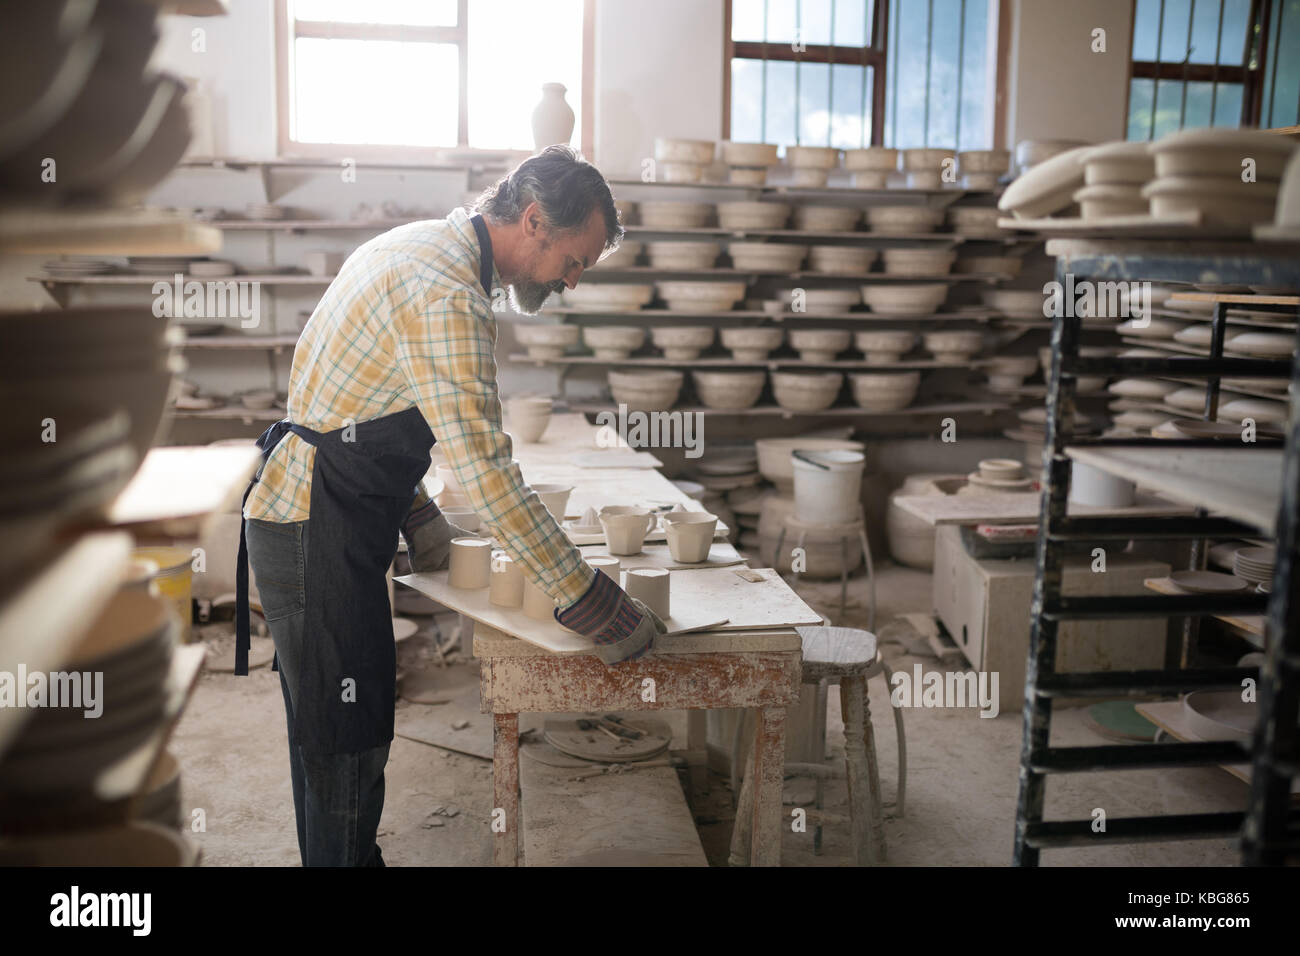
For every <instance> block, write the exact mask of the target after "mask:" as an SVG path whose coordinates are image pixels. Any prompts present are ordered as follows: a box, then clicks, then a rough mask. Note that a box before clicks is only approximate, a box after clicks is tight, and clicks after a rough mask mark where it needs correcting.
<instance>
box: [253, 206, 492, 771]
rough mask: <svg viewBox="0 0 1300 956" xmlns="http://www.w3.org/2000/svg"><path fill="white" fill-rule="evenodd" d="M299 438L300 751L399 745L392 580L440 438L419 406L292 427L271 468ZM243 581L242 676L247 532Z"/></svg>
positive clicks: (485, 255) (484, 277)
mask: <svg viewBox="0 0 1300 956" xmlns="http://www.w3.org/2000/svg"><path fill="white" fill-rule="evenodd" d="M470 221H471V222H472V223H473V225H474V231H475V232H476V233H477V234H478V239H479V246H480V249H481V250H482V255H481V260H482V261H481V265H480V272H479V281H480V282H481V283H482V285H483V290H484V292H485V293H486V294H487V295H488V296H489V298H490V297H491V294H492V293H491V285H492V246H491V242H490V239H489V237H488V234H487V227H486V226H485V225H484V223H483V219H482V217H481V216H474V217H473V218H472V219H471V220H470ZM290 432H292V433H293V434H295V435H297V436H298V437H299V438H301V439H303V441H306V442H307V443H309V444H310V445H312V446H313V447H314V448H315V449H316V456H315V464H314V466H313V468H312V476H311V504H310V509H311V519H310V520H311V534H310V535H308V536H307V553H306V555H305V562H306V568H307V577H306V581H305V585H306V596H305V599H306V621H305V626H304V633H305V634H306V639H307V641H308V644H309V650H308V652H307V653H306V654H304V655H303V659H302V661H301V664H300V666H299V670H300V673H299V674H297V675H295V681H296V685H295V686H294V687H293V688H291V692H292V698H293V701H294V728H295V732H296V734H297V737H298V739H297V740H296V741H295V743H297V744H298V745H299V746H300V747H302V748H303V750H304V751H306V752H309V753H353V752H356V751H361V750H369V749H371V748H372V747H378V746H381V745H383V744H386V743H388V742H390V741H391V740H392V739H393V715H394V709H393V698H394V687H395V684H396V681H397V653H396V648H395V645H394V643H393V625H392V608H391V606H390V605H389V603H388V585H387V582H386V580H385V574H386V573H387V571H388V568H389V566H390V565H391V564H392V563H393V557H394V555H395V554H396V553H397V536H398V533H399V531H400V530H401V526H402V522H403V521H404V520H405V518H406V516H407V514H408V513H409V512H410V509H411V504H412V502H413V501H414V500H415V493H416V488H417V486H418V485H419V483H420V480H421V479H422V478H423V477H424V476H425V474H426V473H427V472H428V470H429V463H430V456H429V450H430V449H431V448H432V447H433V445H434V443H435V441H436V439H435V437H434V435H433V432H432V431H430V430H429V425H428V423H427V422H426V421H425V419H424V415H423V414H422V413H421V412H420V410H419V409H418V408H415V407H412V408H407V409H405V410H403V411H400V412H396V413H394V414H391V415H385V416H383V417H382V418H376V419H372V420H371V421H367V422H359V423H357V424H356V425H353V426H350V427H348V428H340V429H335V430H334V431H329V432H318V431H314V430H312V429H310V428H307V427H306V426H304V425H296V424H294V423H293V422H290V421H289V420H288V419H284V420H282V421H278V422H276V423H275V424H274V425H272V426H271V427H270V428H268V429H267V430H266V431H265V432H263V434H262V436H261V437H260V438H259V439H258V440H257V446H258V448H260V449H261V451H262V461H263V464H265V462H266V459H267V458H268V457H269V456H270V454H271V452H272V451H273V450H274V449H275V447H276V445H278V444H279V443H280V441H281V440H282V439H283V438H284V437H285V435H287V434H289V433H290ZM258 477H260V472H259V475H258V476H255V477H254V478H253V480H252V481H251V482H249V485H248V489H247V491H245V492H244V500H245V502H247V500H248V495H249V494H250V493H251V492H252V490H253V487H254V485H256V483H257V481H258ZM235 577H236V601H237V603H236V615H235V621H236V626H235V633H236V641H235V673H236V674H241V675H242V674H247V673H248V650H249V643H250V640H249V637H250V627H249V615H248V545H247V540H246V537H245V534H244V531H243V525H242V524H241V526H240V535H239V564H238V565H237V567H236V570H235ZM277 664H278V662H277ZM349 681H350V682H351V683H350V684H349V683H347V682H349Z"/></svg>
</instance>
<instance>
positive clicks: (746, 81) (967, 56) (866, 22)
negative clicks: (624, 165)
mask: <svg viewBox="0 0 1300 956" xmlns="http://www.w3.org/2000/svg"><path fill="white" fill-rule="evenodd" d="M997 7H998V3H997V0H729V2H728V3H727V17H728V23H729V27H730V29H729V31H728V38H727V46H728V49H727V53H726V57H727V64H728V67H727V75H726V77H725V86H726V91H725V94H724V95H725V97H726V98H727V100H728V102H727V104H726V110H727V120H728V124H729V126H728V129H727V130H726V135H727V136H728V138H730V139H735V140H739V141H742V142H767V143H792V144H798V145H803V146H834V147H838V148H843V149H847V148H854V147H860V146H868V145H872V144H876V145H886V146H901V147H913V146H942V147H950V148H955V149H982V148H987V147H989V146H991V145H992V143H993V128H994V116H993V110H992V103H993V96H992V92H993V90H992V83H991V80H992V78H993V74H994V70H995V66H996V64H995V58H994V55H993V51H994V45H995V40H996V37H997V29H996V25H997V21H996V15H997Z"/></svg>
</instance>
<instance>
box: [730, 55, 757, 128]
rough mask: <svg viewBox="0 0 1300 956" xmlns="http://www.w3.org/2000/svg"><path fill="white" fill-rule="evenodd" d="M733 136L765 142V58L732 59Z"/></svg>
mask: <svg viewBox="0 0 1300 956" xmlns="http://www.w3.org/2000/svg"><path fill="white" fill-rule="evenodd" d="M731 138H732V139H733V140H735V141H736V142H738V143H761V142H763V62H762V61H761V60H732V61H731Z"/></svg>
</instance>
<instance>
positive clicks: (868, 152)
mask: <svg viewBox="0 0 1300 956" xmlns="http://www.w3.org/2000/svg"><path fill="white" fill-rule="evenodd" d="M844 168H845V170H846V171H848V173H849V174H850V175H851V176H852V177H853V185H854V186H856V187H857V188H858V189H884V188H886V187H887V186H888V185H889V176H890V174H891V173H893V172H894V171H895V170H896V169H898V150H896V149H890V148H888V147H886V146H868V147H866V148H864V149H846V150H845V151H844Z"/></svg>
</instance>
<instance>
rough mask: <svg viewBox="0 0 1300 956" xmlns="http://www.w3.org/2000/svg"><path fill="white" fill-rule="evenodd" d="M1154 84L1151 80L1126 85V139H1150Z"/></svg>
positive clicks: (1140, 80)
mask: <svg viewBox="0 0 1300 956" xmlns="http://www.w3.org/2000/svg"><path fill="white" fill-rule="evenodd" d="M1154 93H1155V83H1154V82H1153V81H1151V80H1143V79H1136V80H1130V81H1129V85H1128V132H1127V134H1126V138H1127V139H1131V140H1146V139H1150V138H1151V109H1152V106H1153V104H1152V102H1151V101H1152V97H1153V95H1154Z"/></svg>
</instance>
